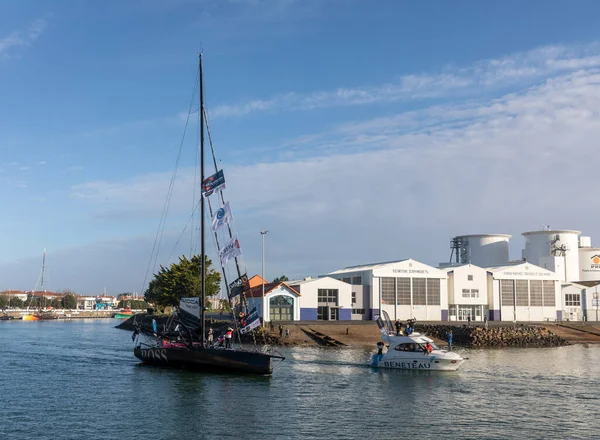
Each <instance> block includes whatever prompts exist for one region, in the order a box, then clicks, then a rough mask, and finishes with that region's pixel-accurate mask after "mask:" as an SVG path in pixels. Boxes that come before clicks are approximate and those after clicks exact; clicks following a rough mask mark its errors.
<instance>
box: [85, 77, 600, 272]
mask: <svg viewBox="0 0 600 440" xmlns="http://www.w3.org/2000/svg"><path fill="white" fill-rule="evenodd" d="M599 116H600V73H598V72H596V71H595V70H589V71H580V72H575V73H571V74H567V75H563V76H560V77H556V78H552V79H549V80H548V81H546V82H545V83H543V84H542V85H539V86H535V87H531V88H529V89H527V90H526V91H524V92H521V93H512V94H507V95H505V96H503V97H502V98H499V99H493V100H489V101H486V102H468V103H462V104H457V105H446V106H436V107H431V108H428V109H425V110H421V111H418V112H409V113H403V114H399V115H392V116H390V117H388V118H380V119H375V120H371V121H364V122H362V123H356V124H352V123H348V124H346V125H343V126H339V127H336V128H335V129H333V130H332V131H331V132H328V133H323V134H317V135H309V136H306V137H305V138H304V139H303V143H302V144H300V146H299V148H298V156H291V158H290V159H287V160H281V161H278V162H273V163H255V164H249V165H246V166H236V167H226V169H225V172H226V178H227V180H228V188H229V189H228V195H229V197H230V199H231V201H232V205H233V207H234V212H235V219H236V226H237V229H238V231H239V233H240V239H241V242H242V245H243V247H244V252H245V254H244V255H245V257H244V258H245V259H246V261H247V263H248V266H249V270H250V271H251V272H252V271H257V270H259V265H260V257H259V252H260V241H259V237H258V231H259V230H261V229H264V228H267V229H269V231H270V233H269V243H270V244H269V245H268V246H269V247H268V251H267V254H268V258H269V260H270V261H271V263H270V270H272V271H274V272H275V274H277V275H279V274H281V273H285V274H287V275H288V276H293V277H299V276H303V275H308V274H312V275H317V274H319V273H323V272H326V271H328V270H333V269H336V268H339V267H341V266H343V265H345V264H352V263H362V262H365V261H377V260H388V259H393V258H402V257H413V258H416V259H421V260H425V261H426V262H428V263H436V262H437V261H443V260H444V259H446V257H447V255H448V249H447V241H448V239H449V238H450V237H452V236H453V235H455V234H463V233H483V232H494V233H509V234H513V235H514V236H515V238H514V239H513V242H514V243H513V247H512V252H513V253H514V254H517V255H518V253H519V234H520V232H523V231H525V230H528V229H534V228H537V227H539V225H540V224H551V225H553V226H555V227H560V228H563V227H564V228H573V229H579V230H583V231H585V233H586V234H589V235H592V236H600V228H598V226H597V224H596V222H595V220H594V219H595V205H594V204H593V203H590V194H592V193H591V188H593V187H594V181H595V180H594V177H593V176H595V175H596V173H597V170H598V169H599V167H600V155H598V154H597V152H596V139H598V137H600V117H599ZM289 144H293V142H292V143H289ZM289 144H287V145H286V146H285V147H284V149H285V150H287V149H289ZM274 150H275V151H277V148H274ZM323 151H325V153H323ZM182 177H183V179H182V180H180V181H178V183H177V188H176V191H175V193H174V197H173V204H172V213H173V214H174V215H175V216H176V217H177V216H178V215H179V218H178V220H181V221H182V225H183V223H184V220H185V219H186V218H187V217H186V216H185V215H184V214H183V213H186V212H189V211H190V204H191V203H190V195H191V194H190V192H191V190H190V188H191V187H192V186H193V173H192V171H191V170H182ZM169 179H170V174H168V173H163V174H153V175H147V176H138V177H136V178H134V179H132V180H130V181H127V182H91V183H86V184H82V185H79V186H77V187H75V188H73V192H74V194H73V195H74V196H76V197H79V198H80V199H81V200H83V201H86V202H89V203H90V209H92V210H94V211H95V215H98V216H101V217H103V218H105V219H106V220H107V221H108V220H110V219H112V220H114V219H115V218H123V217H128V218H131V216H132V215H134V214H135V213H137V215H140V213H141V215H147V214H148V213H153V214H154V215H156V216H158V214H159V213H160V211H161V209H162V204H163V202H164V194H165V191H166V188H167V186H168V182H169ZM94 211H93V212H94ZM107 212H110V215H106V214H107ZM172 227H173V228H175V226H172ZM515 256H516V255H515ZM275 274H273V276H274V275H275Z"/></svg>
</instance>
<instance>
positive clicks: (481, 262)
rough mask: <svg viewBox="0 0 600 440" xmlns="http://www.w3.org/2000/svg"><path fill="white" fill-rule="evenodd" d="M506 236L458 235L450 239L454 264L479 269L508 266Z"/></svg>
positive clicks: (507, 238)
mask: <svg viewBox="0 0 600 440" xmlns="http://www.w3.org/2000/svg"><path fill="white" fill-rule="evenodd" d="M510 237H511V236H510V235H507V234H472V235H459V236H456V237H454V238H453V239H452V241H451V244H450V247H451V248H452V254H451V255H450V260H451V262H452V256H453V255H454V256H455V258H456V263H460V264H474V265H476V266H479V267H494V266H505V265H507V264H508V240H509V239H510Z"/></svg>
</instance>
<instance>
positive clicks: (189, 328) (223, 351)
mask: <svg viewBox="0 0 600 440" xmlns="http://www.w3.org/2000/svg"><path fill="white" fill-rule="evenodd" d="M198 70H199V91H200V109H199V117H200V178H201V182H202V184H203V191H207V183H206V182H212V181H213V179H214V178H215V176H218V175H219V174H221V175H220V177H221V178H223V177H222V171H221V172H219V171H217V173H216V174H215V175H214V176H211V177H209V178H208V179H205V174H204V130H205V113H204V95H203V81H202V79H203V78H202V55H200V56H199V69H198ZM209 134H210V132H209ZM213 161H214V163H215V167H216V161H215V160H214V152H213ZM217 180H218V178H217ZM213 192H214V191H210V192H208V193H207V194H208V195H210V194H211V193H213ZM205 203H206V201H205V197H204V196H202V197H201V200H200V239H201V241H200V246H201V252H200V254H201V255H200V258H201V269H200V273H201V277H200V278H201V282H200V296H199V297H193V298H182V300H181V301H180V305H179V310H178V312H177V314H176V315H174V316H173V317H172V318H170V319H169V321H168V322H167V324H166V325H165V326H164V328H163V329H162V330H161V332H159V331H158V329H157V325H156V322H153V324H152V325H148V323H147V322H146V323H144V322H143V321H142V322H140V323H139V324H138V325H137V326H136V330H135V333H134V340H135V341H136V346H135V348H134V351H133V353H134V355H135V357H137V358H138V359H140V360H141V361H142V362H143V363H145V364H150V365H155V366H160V367H171V368H185V369H190V370H197V371H203V372H219V373H250V374H261V375H269V374H271V373H272V372H273V365H272V361H273V360H274V359H275V360H283V359H285V358H284V357H283V356H280V355H278V354H272V353H270V352H265V351H258V350H256V351H250V350H246V349H243V348H233V347H231V346H228V347H226V348H224V347H221V346H217V345H212V344H209V342H208V341H207V338H206V325H205V311H206V307H205V305H204V304H205V296H206V295H205V288H206V270H205V261H206V256H205V255H206V254H205ZM209 207H210V205H209ZM229 235H230V237H231V240H232V241H235V243H236V245H238V246H239V244H238V243H237V239H236V238H235V237H233V236H231V229H229ZM215 238H216V236H215ZM217 247H218V240H217ZM232 258H233V257H232ZM235 261H236V266H237V257H236V260H235ZM221 265H222V267H223V263H221ZM223 276H224V277H225V270H224V267H223ZM244 279H245V280H247V277H246V276H245V275H244V276H242V275H241V273H240V270H239V267H238V280H236V281H234V283H232V284H236V283H237V282H238V281H239V280H244ZM225 285H226V287H227V288H228V296H229V299H230V301H231V298H232V296H231V295H230V291H229V288H230V285H228V284H227V278H226V277H225ZM238 293H239V291H238ZM246 307H247V305H246ZM251 317H252V321H251ZM247 318H248V323H246V322H245V324H244V325H246V327H245V328H244V329H241V330H240V332H241V333H247V332H249V331H252V329H254V328H256V326H257V325H259V323H260V321H259V319H258V315H257V314H256V311H253V313H252V314H250V315H249V316H248V317H247ZM250 322H252V323H251V324H250ZM236 328H237V323H236ZM229 330H232V329H231V328H230V329H229Z"/></svg>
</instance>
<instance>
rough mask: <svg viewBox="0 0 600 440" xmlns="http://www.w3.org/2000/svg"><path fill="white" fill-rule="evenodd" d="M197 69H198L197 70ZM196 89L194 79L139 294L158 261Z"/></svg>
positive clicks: (196, 80) (196, 84) (195, 80)
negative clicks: (169, 180) (177, 149)
mask: <svg viewBox="0 0 600 440" xmlns="http://www.w3.org/2000/svg"><path fill="white" fill-rule="evenodd" d="M198 69H199V68H198ZM197 74H198V71H196V75H197ZM197 87H198V79H197V78H195V79H194V88H193V91H192V99H191V100H190V105H189V108H188V114H187V118H186V121H185V126H184V128H183V134H182V136H181V141H180V143H179V151H178V153H177V158H176V160H175V167H174V169H173V174H172V175H171V182H170V183H169V189H168V191H167V197H166V199H165V204H164V205H163V209H162V213H161V218H160V221H159V223H158V228H157V231H156V236H155V237H154V243H153V245H152V251H151V253H150V261H148V267H147V268H146V274H145V275H144V282H143V284H142V290H141V292H143V291H144V288H145V287H146V282H147V281H148V274H149V272H150V268H151V267H152V270H153V271H154V269H155V268H156V261H157V260H158V252H159V250H160V244H161V241H162V236H163V233H164V229H165V224H166V222H167V213H168V211H169V205H170V203H171V197H172V195H173V187H174V185H175V177H176V176H177V170H178V168H179V160H180V159H181V152H182V150H183V142H184V140H185V135H186V133H187V128H188V124H189V121H190V114H191V111H192V106H193V105H194V97H195V95H196V88H197ZM153 258H154V263H152V259H153Z"/></svg>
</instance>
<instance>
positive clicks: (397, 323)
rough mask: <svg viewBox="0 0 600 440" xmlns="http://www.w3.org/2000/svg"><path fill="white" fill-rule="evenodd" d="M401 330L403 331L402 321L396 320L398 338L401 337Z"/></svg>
mask: <svg viewBox="0 0 600 440" xmlns="http://www.w3.org/2000/svg"><path fill="white" fill-rule="evenodd" d="M400 330H402V321H400V320H399V319H396V336H400Z"/></svg>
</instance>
